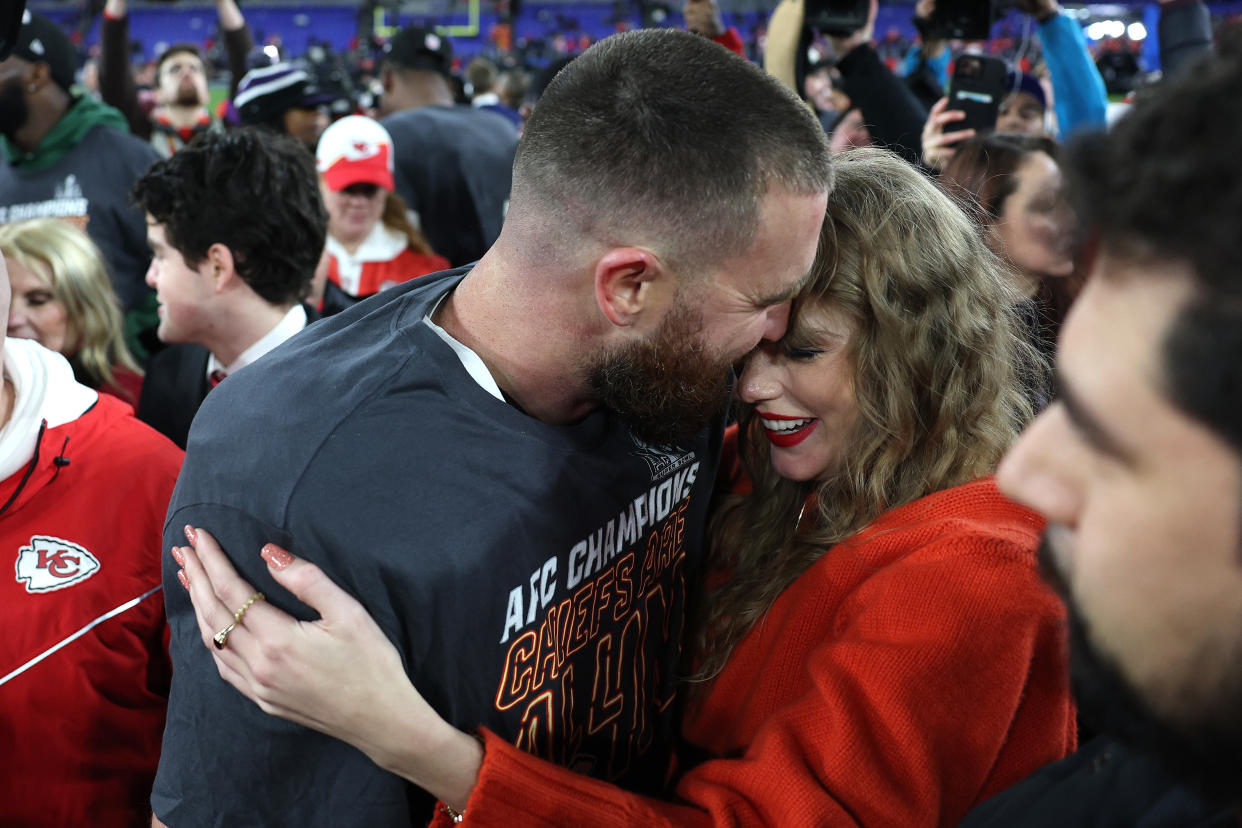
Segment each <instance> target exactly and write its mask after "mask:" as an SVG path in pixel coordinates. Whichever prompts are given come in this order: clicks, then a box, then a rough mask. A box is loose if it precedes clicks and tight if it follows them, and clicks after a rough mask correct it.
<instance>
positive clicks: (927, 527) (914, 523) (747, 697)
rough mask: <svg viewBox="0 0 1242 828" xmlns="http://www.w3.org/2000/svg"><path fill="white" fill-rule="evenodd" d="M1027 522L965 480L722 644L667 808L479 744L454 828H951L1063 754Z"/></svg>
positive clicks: (1059, 618) (886, 519)
mask: <svg viewBox="0 0 1242 828" xmlns="http://www.w3.org/2000/svg"><path fill="white" fill-rule="evenodd" d="M1041 529H1042V522H1041V520H1040V519H1039V518H1038V517H1037V516H1036V515H1035V514H1034V513H1032V512H1030V511H1028V510H1026V509H1023V508H1021V507H1019V506H1017V505H1015V504H1013V503H1011V502H1010V501H1008V500H1006V499H1005V498H1004V497H1003V496H1002V495H1001V494H1000V492H999V491H997V489H996V486H995V484H994V483H993V482H992V481H991V480H990V479H989V480H982V481H978V482H975V483H970V484H967V485H964V486H959V487H957V488H954V489H949V490H947V491H943V492H938V493H936V494H933V495H930V496H928V497H925V498H923V499H921V500H918V501H916V502H914V503H910V504H907V505H905V506H902V507H900V508H897V509H894V510H892V511H891V512H889V513H887V514H885V515H883V516H882V517H881V518H880V519H879V520H877V521H876V522H875V523H874V524H873V525H872V526H870V527H868V528H867V529H865V530H864V531H863V532H861V533H859V535H857V536H856V537H855V538H853V539H851V540H850V541H847V542H845V543H842V544H840V545H838V546H837V547H836V548H834V549H833V550H831V551H830V552H829V553H828V554H826V555H825V556H824V557H823V558H821V559H820V560H819V561H818V562H817V563H815V564H814V565H813V566H812V567H811V568H810V569H809V570H807V571H806V572H805V573H804V574H803V575H802V576H801V577H799V578H798V579H797V581H795V582H794V583H793V584H792V585H790V587H789V588H788V589H786V590H785V592H784V593H783V594H782V595H781V596H780V598H779V599H778V600H777V601H776V603H775V604H774V605H773V606H772V608H771V609H770V610H769V611H768V613H767V615H766V617H765V618H764V620H763V621H762V622H761V623H760V624H758V625H757V626H756V627H755V628H753V629H752V630H751V631H750V633H749V634H748V635H747V636H746V637H745V638H744V639H743V640H742V641H741V642H740V643H739V644H738V646H737V648H736V649H735V650H734V652H733V654H732V656H731V658H730V660H729V662H728V664H727V665H726V667H725V669H724V671H723V672H722V673H721V675H720V676H719V677H718V678H717V679H716V681H715V682H714V683H713V684H711V685H710V687H709V688H708V689H707V690H706V691H705V695H703V696H702V697H701V698H700V699H698V702H697V703H696V704H695V705H693V709H692V712H691V713H690V714H689V716H688V717H687V719H686V721H685V724H684V727H683V735H684V736H685V738H686V740H687V741H688V742H689V743H691V744H692V745H694V746H697V747H699V748H702V749H703V750H705V751H706V752H707V754H708V755H710V756H713V757H718V758H714V759H712V760H711V761H708V762H706V763H704V764H701V765H699V766H697V767H693V768H690V769H688V771H687V772H686V773H685V774H684V775H683V776H682V777H681V778H680V780H678V782H677V784H676V789H675V797H676V803H673V802H661V801H658V800H654V799H649V798H646V797H641V796H637V795H634V794H631V793H628V792H626V791H623V790H621V789H619V788H617V787H615V786H612V785H609V784H607V783H604V782H600V781H598V780H594V779H588V778H586V777H583V776H579V775H577V774H575V773H573V772H571V771H569V770H566V769H564V768H561V767H558V766H556V765H552V764H550V763H548V762H545V761H543V760H540V759H537V758H535V757H533V756H530V755H528V754H526V753H524V752H522V751H519V750H517V749H516V748H514V747H513V746H512V745H509V744H507V743H506V742H504V741H503V740H501V739H500V738H498V737H497V736H495V735H494V734H491V733H488V732H484V733H483V738H484V741H485V746H486V752H485V757H484V762H483V767H482V770H481V772H480V775H479V780H478V785H477V786H476V787H475V789H474V792H473V794H472V795H471V797H470V801H469V803H468V806H467V812H466V814H467V815H466V823H467V824H470V825H496V826H503V828H511V826H513V825H528V824H559V825H598V824H608V825H619V824H630V825H760V824H768V825H790V826H802V825H817V826H819V825H823V826H850V825H864V826H869V828H914V826H932V825H944V826H950V825H956V824H957V822H958V821H959V820H960V819H961V817H962V816H963V815H964V814H965V813H966V812H967V811H968V810H969V809H970V808H971V807H972V806H973V805H975V804H976V803H978V802H980V801H982V800H983V799H985V798H987V797H988V796H990V795H992V794H994V793H996V792H998V791H1000V790H1002V789H1004V788H1005V787H1007V786H1009V785H1010V784H1012V783H1014V782H1017V781H1019V780H1020V779H1022V778H1024V777H1026V776H1027V775H1029V774H1030V773H1031V772H1032V771H1034V770H1035V769H1036V768H1038V767H1040V766H1041V765H1044V764H1046V763H1048V762H1051V761H1053V760H1056V759H1059V758H1061V757H1063V756H1065V755H1066V754H1068V753H1070V752H1071V751H1073V749H1074V747H1075V716H1074V709H1073V704H1072V701H1071V697H1070V690H1069V682H1068V675H1067V653H1066V644H1065V636H1064V630H1063V610H1062V608H1061V605H1060V602H1059V601H1058V600H1057V598H1056V597H1055V596H1054V595H1053V594H1052V593H1051V592H1050V591H1049V590H1048V589H1047V588H1046V587H1045V586H1044V584H1043V583H1042V582H1041V581H1040V579H1039V577H1038V574H1037V566H1036V556H1035V549H1036V543H1037V539H1038V535H1039V532H1040V530H1041Z"/></svg>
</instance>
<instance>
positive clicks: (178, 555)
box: [171, 546, 185, 566]
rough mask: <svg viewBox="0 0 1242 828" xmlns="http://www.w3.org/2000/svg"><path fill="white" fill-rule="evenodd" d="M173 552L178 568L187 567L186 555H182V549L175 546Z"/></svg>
mask: <svg viewBox="0 0 1242 828" xmlns="http://www.w3.org/2000/svg"><path fill="white" fill-rule="evenodd" d="M171 551H172V556H173V560H174V561H176V562H177V566H185V555H183V554H181V547H180V546H174V547H173V548H172V550H171Z"/></svg>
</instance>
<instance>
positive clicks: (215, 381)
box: [208, 371, 228, 388]
mask: <svg viewBox="0 0 1242 828" xmlns="http://www.w3.org/2000/svg"><path fill="white" fill-rule="evenodd" d="M227 376H228V374H226V373H224V372H223V371H212V372H211V376H209V377H208V380H209V381H210V382H211V387H212V388H215V387H216V386H217V385H219V384H220V383H221V382H223V381H224V378H225V377H227Z"/></svg>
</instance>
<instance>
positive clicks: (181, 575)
mask: <svg viewBox="0 0 1242 828" xmlns="http://www.w3.org/2000/svg"><path fill="white" fill-rule="evenodd" d="M177 580H178V581H180V582H181V585H182V586H183V587H185V591H186V592H189V591H190V579H189V578H188V577H186V574H185V570H184V569H178V570H177Z"/></svg>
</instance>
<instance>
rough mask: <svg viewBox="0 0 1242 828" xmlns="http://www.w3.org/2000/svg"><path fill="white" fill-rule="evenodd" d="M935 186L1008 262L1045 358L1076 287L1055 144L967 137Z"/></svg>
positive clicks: (1069, 214) (1070, 217)
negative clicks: (964, 211)
mask: <svg viewBox="0 0 1242 828" xmlns="http://www.w3.org/2000/svg"><path fill="white" fill-rule="evenodd" d="M940 184H941V186H942V187H944V189H945V190H946V191H948V192H949V193H950V194H951V195H954V196H955V197H957V198H958V199H959V201H960V202H961V203H962V204H963V206H965V207H967V208H968V210H970V211H971V212H972V213H973V215H974V217H975V219H976V221H977V222H978V223H979V225H980V227H982V228H983V230H984V232H985V235H986V238H987V240H988V244H989V245H990V246H991V247H992V250H993V251H994V252H995V253H996V255H997V256H999V257H1000V258H1001V259H1002V260H1004V261H1005V262H1006V264H1008V265H1009V270H1010V274H1011V276H1012V277H1013V278H1014V280H1015V281H1016V282H1017V284H1018V287H1019V289H1020V290H1021V292H1022V294H1023V295H1024V296H1026V297H1027V302H1026V303H1024V305H1023V308H1022V311H1023V316H1024V317H1025V319H1026V323H1027V326H1028V332H1029V336H1030V339H1031V342H1032V344H1034V345H1035V346H1036V347H1038V348H1039V349H1040V351H1042V352H1043V354H1044V356H1045V357H1047V358H1048V359H1049V360H1050V361H1051V358H1052V354H1053V350H1054V347H1055V345H1056V339H1057V334H1058V333H1059V331H1060V329H1061V323H1062V321H1063V320H1064V318H1065V315H1066V313H1067V312H1068V311H1069V307H1070V304H1071V303H1072V302H1073V300H1074V297H1075V296H1076V295H1077V294H1078V291H1079V288H1080V287H1081V280H1080V279H1079V278H1077V277H1076V275H1075V266H1074V256H1073V253H1074V241H1075V238H1076V232H1075V231H1076V226H1075V219H1074V214H1073V210H1072V209H1071V208H1070V206H1069V202H1068V200H1067V199H1066V196H1065V191H1064V184H1063V181H1062V176H1061V168H1060V166H1059V165H1058V164H1057V146H1056V143H1055V142H1053V140H1052V139H1051V138H1047V137H1035V136H1030V135H996V134H989V135H984V136H981V137H978V138H972V139H971V140H969V141H966V142H965V143H963V144H961V145H959V148H958V150H957V154H956V155H954V156H953V159H952V160H951V161H949V163H948V164H947V165H945V168H944V170H943V171H942V172H941V174H940ZM1045 390H1046V389H1045ZM1035 393H1036V394H1037V396H1038V394H1039V393H1040V389H1035ZM1037 402H1038V400H1037Z"/></svg>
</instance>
